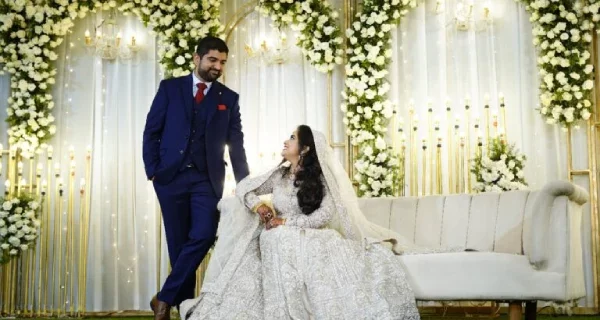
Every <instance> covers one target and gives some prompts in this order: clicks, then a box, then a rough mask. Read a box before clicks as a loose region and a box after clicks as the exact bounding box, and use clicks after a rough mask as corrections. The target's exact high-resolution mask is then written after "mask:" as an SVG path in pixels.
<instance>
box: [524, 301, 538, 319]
mask: <svg viewBox="0 0 600 320" xmlns="http://www.w3.org/2000/svg"><path fill="white" fill-rule="evenodd" d="M536 316H537V301H527V302H525V320H535V319H536Z"/></svg>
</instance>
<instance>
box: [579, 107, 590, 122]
mask: <svg viewBox="0 0 600 320" xmlns="http://www.w3.org/2000/svg"><path fill="white" fill-rule="evenodd" d="M591 115H592V114H591V113H590V112H589V111H588V110H587V109H583V111H581V118H583V120H587V119H589V118H590V116H591Z"/></svg>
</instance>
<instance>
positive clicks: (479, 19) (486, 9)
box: [435, 0, 493, 31]
mask: <svg viewBox="0 0 600 320" xmlns="http://www.w3.org/2000/svg"><path fill="white" fill-rule="evenodd" d="M435 12H436V13H437V14H441V13H442V12H444V4H443V1H442V0H438V1H437V2H436V7H435ZM480 12H481V14H478V13H477V12H476V8H475V5H474V3H473V0H467V1H465V0H461V1H458V3H457V4H456V7H455V10H454V15H453V16H452V18H451V19H450V21H449V22H448V24H447V26H450V25H454V27H455V28H456V29H457V30H460V31H469V30H473V31H485V30H487V29H488V28H489V27H490V26H491V25H492V23H493V19H492V15H491V5H490V3H489V1H483V4H482V6H481V11H480Z"/></svg>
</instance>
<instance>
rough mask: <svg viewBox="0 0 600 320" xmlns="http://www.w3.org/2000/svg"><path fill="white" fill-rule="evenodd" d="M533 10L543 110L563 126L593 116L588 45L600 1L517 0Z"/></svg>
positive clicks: (596, 19)
mask: <svg viewBox="0 0 600 320" xmlns="http://www.w3.org/2000/svg"><path fill="white" fill-rule="evenodd" d="M517 1H521V2H523V3H525V5H526V9H527V11H529V12H530V13H531V17H530V21H531V22H532V24H533V36H534V39H533V44H534V45H535V46H536V47H538V48H539V50H540V53H539V57H538V68H539V74H540V78H541V81H540V102H541V106H540V113H541V114H542V116H543V117H544V118H545V119H546V122H547V123H549V124H559V125H560V126H562V127H563V128H566V127H569V126H571V125H573V124H575V123H577V122H579V121H582V120H587V119H589V118H590V115H591V106H592V103H591V101H590V96H591V93H592V88H593V87H594V80H593V76H594V75H593V71H594V67H593V65H592V61H591V59H590V57H591V54H590V52H589V50H588V49H589V47H590V44H591V42H592V32H594V22H596V21H598V20H599V18H600V16H598V9H599V7H600V6H599V5H598V3H597V2H598V0H594V1H588V2H587V3H583V2H579V1H562V0H517Z"/></svg>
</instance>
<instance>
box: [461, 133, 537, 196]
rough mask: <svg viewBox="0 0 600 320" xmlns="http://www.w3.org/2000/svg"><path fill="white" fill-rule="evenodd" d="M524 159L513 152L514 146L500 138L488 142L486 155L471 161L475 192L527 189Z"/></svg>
mask: <svg viewBox="0 0 600 320" xmlns="http://www.w3.org/2000/svg"><path fill="white" fill-rule="evenodd" d="M525 160H526V157H525V156H524V155H522V154H519V153H518V152H517V151H515V148H514V146H512V145H508V144H506V142H504V141H503V140H502V139H500V138H494V139H492V140H490V146H489V150H488V152H487V154H486V155H482V154H478V155H477V156H476V157H475V159H474V160H473V165H472V167H471V172H472V173H473V174H474V175H475V178H476V183H475V185H474V187H473V189H474V190H475V191H477V192H502V191H510V190H523V189H525V188H526V187H527V183H526V182H525V175H524V173H523V167H524V166H525Z"/></svg>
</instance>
